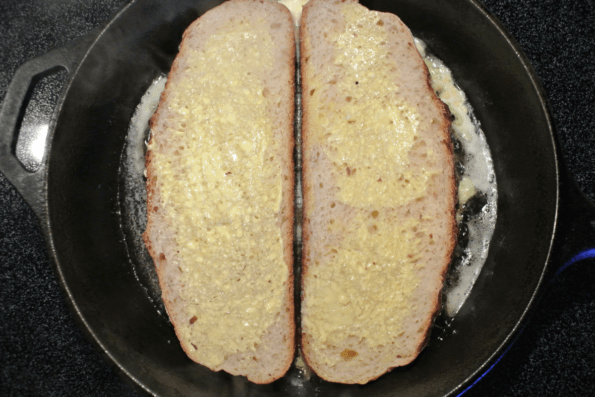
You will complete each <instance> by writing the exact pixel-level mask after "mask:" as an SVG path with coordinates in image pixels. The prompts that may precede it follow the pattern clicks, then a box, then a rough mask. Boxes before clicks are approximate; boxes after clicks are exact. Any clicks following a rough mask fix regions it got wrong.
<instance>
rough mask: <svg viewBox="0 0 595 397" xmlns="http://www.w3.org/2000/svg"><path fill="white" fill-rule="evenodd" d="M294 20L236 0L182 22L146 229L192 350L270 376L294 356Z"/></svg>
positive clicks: (273, 8)
mask: <svg viewBox="0 0 595 397" xmlns="http://www.w3.org/2000/svg"><path fill="white" fill-rule="evenodd" d="M294 62H295V43H294V27H293V21H292V17H291V14H290V13H289V11H288V10H287V9H286V8H285V7H283V6H282V5H279V4H277V3H273V2H270V1H268V0H231V1H228V2H226V3H224V4H222V5H221V6H219V7H216V8H214V9H212V10H211V11H209V12H207V13H206V14H204V15H203V16H202V17H200V18H199V19H198V20H197V21H195V22H194V23H192V25H190V27H189V28H188V29H187V30H186V32H185V33H184V38H183V41H182V43H181V46H180V53H179V54H178V56H177V57H176V59H175V61H174V63H173V66H172V69H171V72H170V74H169V77H168V81H167V86H166V88H165V91H164V92H163V94H162V97H161V101H160V104H159V107H158V109H157V111H156V112H155V114H154V116H153V118H152V119H151V122H150V124H151V129H152V137H151V140H150V142H149V146H148V151H147V156H146V169H147V196H148V202H147V217H148V225H147V230H146V232H145V233H144V235H143V237H144V240H145V244H146V246H147V248H148V250H149V252H150V254H151V256H152V258H153V260H154V262H155V265H156V268H157V272H158V275H159V282H160V286H161V290H162V294H163V301H164V303H165V306H166V308H167V311H168V314H169V317H170V319H171V322H172V324H173V325H174V327H175V331H176V334H177V336H178V339H179V340H180V344H181V346H182V348H183V349H184V351H185V352H186V353H187V354H188V356H189V357H190V358H191V359H192V360H194V361H196V362H198V363H200V364H203V365H205V366H207V367H209V368H211V369H213V370H215V371H218V370H221V369H223V370H225V371H227V372H229V373H231V374H234V375H244V376H247V377H248V379H249V380H251V381H253V382H255V383H269V382H272V381H274V380H275V379H278V378H280V377H281V376H283V375H284V373H285V372H286V371H287V369H288V368H289V366H290V364H291V361H292V359H293V355H294V333H295V331H294V328H295V327H294V314H293V313H294V308H293V251H292V243H293V199H294V193H293V188H294V173H293V157H292V155H293V146H294V140H293V113H294Z"/></svg>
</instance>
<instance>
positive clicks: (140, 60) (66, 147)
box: [0, 0, 589, 396]
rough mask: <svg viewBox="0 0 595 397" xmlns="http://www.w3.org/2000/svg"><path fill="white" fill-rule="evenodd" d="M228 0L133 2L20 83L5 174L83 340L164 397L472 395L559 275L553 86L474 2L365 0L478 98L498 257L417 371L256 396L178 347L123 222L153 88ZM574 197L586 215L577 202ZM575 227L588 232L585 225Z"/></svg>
mask: <svg viewBox="0 0 595 397" xmlns="http://www.w3.org/2000/svg"><path fill="white" fill-rule="evenodd" d="M217 3H218V2H191V1H187V2H184V1H177V2H171V4H162V3H161V2H158V1H135V2H132V3H131V4H130V5H128V6H127V7H125V8H124V9H123V10H122V12H120V13H118V14H117V15H116V16H115V17H114V18H113V20H112V21H111V22H110V24H109V25H108V26H107V27H106V28H105V29H104V30H103V32H102V33H101V34H100V35H99V36H98V37H97V39H96V40H95V41H88V42H82V43H80V44H79V45H78V46H76V47H71V48H68V49H65V50H58V51H54V52H52V53H49V54H47V55H46V56H43V57H41V58H38V59H36V60H33V61H31V62H28V63H27V64H25V65H24V66H23V67H22V68H20V69H19V70H18V72H17V74H16V75H15V77H14V79H13V82H12V84H11V86H10V87H9V91H8V93H7V95H6V98H5V101H4V106H3V108H2V113H1V114H0V128H2V130H0V139H1V141H0V169H1V171H2V172H3V173H4V175H6V177H7V178H8V179H9V180H10V181H11V183H12V184H13V185H15V187H16V188H17V189H18V190H19V191H20V192H21V194H22V195H23V196H24V197H25V199H26V200H27V201H28V203H29V204H30V205H31V207H32V208H33V209H34V211H35V212H36V214H37V215H38V217H39V218H40V220H41V224H42V228H43V230H44V232H45V234H46V238H47V241H48V245H49V248H50V253H51V256H52V257H53V259H54V262H55V264H56V269H57V271H58V274H59V278H60V279H61V281H62V283H63V286H64V288H65V290H66V292H67V294H68V296H69V298H70V299H71V302H72V304H73V307H74V310H75V311H76V313H77V315H78V316H79V317H80V319H81V321H82V323H83V326H84V328H85V329H86V330H87V331H88V333H89V334H90V336H91V337H92V338H93V339H94V340H95V341H96V342H97V343H98V344H99V346H100V347H101V349H102V350H103V351H104V352H105V353H106V354H107V355H108V356H109V357H110V358H111V359H112V360H113V361H114V362H115V363H116V364H117V365H119V366H120V367H121V368H122V370H123V371H124V372H125V373H126V374H128V375H129V376H130V377H131V378H132V379H133V380H134V381H136V382H137V383H138V384H139V385H141V386H142V387H143V388H145V389H146V390H148V391H151V392H152V393H155V394H157V395H164V396H175V395H234V394H237V395H248V394H249V395H263V396H264V395H300V396H301V395H314V394H319V395H336V394H341V395H346V396H347V395H353V396H355V395H362V396H364V395H365V396H367V395H379V396H380V395H386V396H389V395H395V396H396V395H399V396H442V395H453V394H454V395H456V394H458V393H459V392H460V391H462V390H463V389H464V387H465V386H466V385H467V384H468V383H470V382H471V381H472V380H473V379H475V378H476V377H477V376H478V375H479V374H481V373H482V372H483V371H484V370H485V369H486V368H487V367H488V366H489V365H490V363H491V362H493V361H494V359H496V358H497V357H498V355H499V353H500V352H501V350H502V348H503V347H504V346H505V345H506V344H507V343H508V342H509V341H510V339H511V337H512V335H513V334H514V332H515V331H516V330H517V329H518V328H519V326H520V324H521V321H522V320H523V317H524V316H525V314H526V313H527V310H528V309H529V307H530V306H531V303H532V302H533V301H534V300H535V298H536V296H537V293H538V290H539V287H540V284H542V281H543V279H544V276H545V277H547V275H548V273H554V272H555V270H556V269H552V268H551V266H547V263H548V258H549V256H550V250H551V246H552V241H553V236H554V230H555V228H556V223H557V216H558V214H557V212H558V204H559V200H560V191H561V190H560V182H559V177H558V175H559V170H558V164H557V149H556V147H555V143H554V137H553V131H552V126H551V120H550V117H549V114H548V110H547V106H546V104H545V101H544V95H543V89H542V88H541V86H540V85H539V83H538V82H537V79H536V78H535V77H534V76H535V75H534V72H533V71H532V69H531V67H530V66H529V64H528V62H527V60H526V58H525V56H524V55H523V54H522V52H521V51H520V49H519V48H518V46H517V45H516V43H514V41H513V40H512V39H510V38H509V37H508V35H507V34H506V33H504V31H503V29H502V28H501V27H500V25H499V24H498V23H497V22H495V21H494V20H493V19H492V18H491V17H490V16H489V15H488V14H487V13H486V12H485V11H484V10H483V9H482V8H481V7H480V6H479V5H478V4H477V3H475V2H474V1H471V0H469V1H460V0H450V1H430V0H427V1H413V0H411V1H399V2H388V1H387V2H382V1H375V2H367V3H364V4H366V5H367V6H369V7H371V8H373V9H377V10H381V11H391V12H394V13H396V14H397V15H399V16H400V17H401V18H402V19H403V20H404V21H405V23H406V24H408V25H409V26H410V27H411V29H412V31H413V32H414V34H415V35H417V36H418V37H420V38H422V39H423V40H425V41H426V42H427V43H428V45H429V47H430V48H431V50H432V51H433V52H434V53H435V54H436V55H437V56H438V57H439V58H441V59H442V60H444V62H445V63H446V64H447V65H448V66H449V67H450V68H451V69H452V70H453V73H454V75H455V78H456V79H457V81H458V83H459V84H460V85H461V87H462V88H463V89H464V90H465V92H466V93H467V95H468V96H469V99H470V101H471V103H472V105H473V107H474V108H475V111H476V115H477V116H478V118H479V120H480V121H481V123H482V125H483V129H484V131H485V132H486V136H487V139H488V143H489V145H490V148H491V150H492V154H493V158H494V164H495V170H496V178H497V181H498V187H499V200H498V223H497V227H496V232H495V234H494V238H493V240H492V245H491V249H490V255H489V258H488V261H487V263H486V265H485V267H484V270H483V272H482V274H481V275H480V278H479V279H478V281H477V283H476V285H475V287H474V289H473V292H472V294H471V296H470V298H469V299H468V301H467V302H466V304H465V305H464V307H463V308H462V310H461V311H460V312H459V314H458V315H457V316H456V318H455V319H454V321H453V322H452V324H451V326H450V328H449V331H447V332H441V333H438V332H434V333H433V336H432V339H431V341H430V344H429V346H428V347H427V348H426V349H425V350H424V352H423V353H422V354H421V356H420V357H419V358H418V359H417V360H416V361H415V362H414V363H413V364H412V365H410V366H408V367H406V368H402V369H397V370H395V371H393V372H392V373H390V374H388V375H386V376H383V377H382V378H380V379H379V380H378V381H375V382H372V383H370V384H369V385H366V386H363V387H361V386H343V385H334V384H329V383H326V382H322V381H320V380H318V379H316V378H313V379H312V380H311V381H309V382H305V383H303V384H302V386H303V387H301V388H300V387H296V386H295V385H294V384H292V383H291V381H290V378H292V377H293V379H295V377H296V376H297V375H296V373H295V372H294V371H292V372H290V376H288V377H287V378H285V379H282V380H280V381H278V382H275V383H273V384H272V385H267V386H255V385H252V384H250V383H248V382H246V381H245V380H244V379H243V378H238V377H232V376H229V375H226V374H224V373H212V372H211V371H209V370H207V369H204V368H202V367H200V366H198V365H196V364H194V363H192V362H191V361H190V360H189V359H187V358H186V356H185V355H184V353H183V352H182V351H181V349H180V348H179V346H178V345H177V344H176V343H168V341H174V342H175V335H174V334H173V329H172V327H171V325H170V324H169V322H168V321H167V319H165V318H164V317H163V316H161V315H159V314H158V313H157V311H156V310H155V307H154V306H153V304H151V302H149V300H148V297H147V294H146V292H145V291H144V289H143V288H142V286H141V285H140V284H139V283H138V281H137V280H136V278H135V277H134V275H133V272H132V266H131V264H130V262H129V258H128V252H127V250H126V247H125V245H124V243H123V241H122V240H123V237H124V235H125V231H124V230H122V227H121V224H122V221H121V217H120V214H119V211H118V209H119V208H120V205H119V202H118V200H119V199H118V191H119V187H118V180H119V166H120V156H121V154H122V149H123V145H124V141H125V134H126V131H127V128H128V124H129V122H130V118H131V116H132V113H133V111H134V109H135V107H136V106H137V104H138V102H139V100H140V97H141V96H142V94H143V93H144V91H145V90H146V89H147V87H148V85H149V84H150V83H151V81H152V80H153V79H154V78H155V77H156V76H157V75H159V74H160V73H162V72H165V73H167V71H168V70H169V66H170V65H171V62H172V60H173V57H174V56H175V54H176V50H177V45H178V44H179V41H180V38H181V33H182V32H183V30H184V29H185V28H186V27H187V26H188V24H189V23H190V22H191V21H192V20H194V19H195V18H197V17H198V16H199V15H200V14H202V13H203V12H204V11H206V10H207V9H209V8H211V7H212V6H214V5H216V4H217ZM462 21H465V23H462ZM81 56H82V57H83V61H82V62H81V63H78V62H77V60H78V59H79V58H80V57H81ZM56 65H62V66H64V67H66V69H67V70H68V72H69V76H70V80H69V82H68V83H67V84H68V86H67V90H66V92H65V95H64V97H63V98H62V99H61V101H60V103H59V106H58V109H57V119H56V121H55V125H52V127H54V128H52V129H51V132H50V138H49V140H48V146H49V147H48V149H47V155H46V157H45V161H44V165H43V167H42V169H41V170H39V171H37V172H35V173H29V172H27V171H25V170H24V169H23V167H22V166H21V164H20V163H19V162H18V160H17V159H16V157H15V156H14V149H15V137H14V136H13V135H12V134H13V131H14V126H15V125H16V123H17V121H18V114H19V110H20V107H21V104H22V102H23V98H24V97H25V95H26V92H27V89H28V86H29V82H30V80H31V78H32V77H33V76H36V75H39V74H40V73H43V72H44V71H47V70H49V69H52V68H53V67H54V66H56ZM565 192H567V190H566V189H562V193H565ZM566 200H567V201H568V202H570V203H572V205H575V206H582V205H583V204H582V201H581V200H580V199H579V198H577V197H576V196H573V195H572V194H568V195H567V198H566ZM585 209H586V210H589V207H588V204H587V205H585ZM570 224H571V227H573V228H575V229H578V228H581V227H583V226H584V225H583V224H581V223H580V222H579V221H578V220H577V221H576V222H574V223H572V222H571V223H570ZM585 227H586V226H585ZM585 230H587V229H585ZM581 248H584V247H583V246H582V242H577V243H575V244H574V245H570V246H567V247H566V248H564V249H560V250H559V251H560V252H559V253H558V254H557V256H558V257H559V258H560V259H561V262H557V263H563V262H564V260H565V259H566V258H569V257H570V254H571V253H575V252H578V250H580V249H581ZM450 330H456V333H453V332H452V331H450Z"/></svg>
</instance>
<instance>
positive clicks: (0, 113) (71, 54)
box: [0, 33, 96, 229]
mask: <svg viewBox="0 0 595 397" xmlns="http://www.w3.org/2000/svg"><path fill="white" fill-rule="evenodd" d="M95 39H96V35H95V34H93V33H92V34H90V35H88V36H86V37H84V38H82V39H80V40H77V41H75V42H74V43H72V44H69V45H67V46H65V47H61V48H57V49H55V50H52V51H50V52H48V53H46V54H44V55H41V56H39V57H37V58H33V59H31V60H29V61H27V62H25V63H24V64H22V65H21V66H20V67H19V68H18V69H17V70H16V72H15V74H14V76H13V78H12V81H11V82H10V85H9V86H8V89H7V91H6V95H5V96H4V101H3V103H2V109H0V172H2V173H3V174H4V176H5V177H6V178H7V179H8V181H9V182H10V183H11V184H12V185H13V186H14V187H15V188H16V189H17V191H18V192H19V193H20V194H21V196H23V198H24V199H25V201H26V202H27V203H28V204H29V206H31V208H32V209H33V211H34V212H35V214H36V215H37V217H38V218H39V219H40V221H41V224H42V227H43V228H44V229H45V227H46V225H47V212H46V205H45V178H46V168H47V163H48V156H47V151H48V150H47V149H48V147H49V146H50V142H51V138H52V136H53V133H54V129H55V126H56V117H57V114H58V113H59V111H60V108H61V107H62V103H63V101H64V95H65V92H66V91H67V87H68V84H69V80H68V82H67V83H66V84H65V85H64V89H63V90H62V95H60V97H59V99H58V102H57V103H56V106H55V108H54V109H53V114H52V116H51V118H50V121H49V126H48V134H47V137H46V142H45V147H44V156H43V158H42V164H41V167H40V168H39V169H38V170H36V171H34V172H31V171H28V170H27V169H26V168H25V167H24V166H23V164H22V163H21V162H20V161H19V159H18V158H17V156H16V144H17V139H18V135H19V132H20V131H19V128H18V127H19V126H18V124H19V121H20V120H21V119H22V117H23V114H24V111H25V106H24V105H25V101H26V100H27V98H28V96H30V94H31V91H32V88H33V84H32V83H34V82H35V81H36V80H37V79H38V78H40V77H43V76H44V74H45V73H47V72H51V71H52V70H54V69H56V68H58V67H63V68H65V69H66V71H67V73H68V76H69V78H70V77H72V75H73V73H74V71H75V70H76V67H77V65H78V64H79V61H80V59H81V58H82V56H83V55H84V54H85V53H86V50H87V48H88V47H89V45H90V44H91V43H92V42H93V41H94V40H95Z"/></svg>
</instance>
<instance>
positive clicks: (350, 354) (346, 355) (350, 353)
mask: <svg viewBox="0 0 595 397" xmlns="http://www.w3.org/2000/svg"><path fill="white" fill-rule="evenodd" d="M357 355H358V353H357V352H356V351H355V350H349V349H345V350H343V351H342V352H341V358H342V359H343V360H351V359H352V358H354V357H357Z"/></svg>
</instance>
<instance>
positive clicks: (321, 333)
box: [303, 214, 421, 365]
mask: <svg viewBox="0 0 595 397" xmlns="http://www.w3.org/2000/svg"><path fill="white" fill-rule="evenodd" d="M355 223H356V224H359V225H361V226H360V227H359V228H358V229H357V230H356V231H355V232H353V233H348V234H347V235H346V236H345V240H344V241H343V242H342V244H341V247H338V248H335V247H331V246H329V247H328V250H327V252H326V253H325V254H324V256H325V259H324V260H325V264H324V266H311V267H310V268H309V269H310V270H309V271H310V272H311V276H310V277H309V279H308V284H309V285H308V296H309V297H315V298H309V299H307V300H306V301H305V302H304V303H305V308H304V309H305V311H306V312H307V314H308V315H307V316H304V317H303V321H304V327H305V329H307V332H308V333H309V334H311V335H312V337H313V339H314V340H316V341H317V343H316V344H314V345H312V346H313V348H315V349H317V348H319V347H320V346H321V344H324V345H331V346H341V345H342V343H343V342H344V341H345V340H346V339H347V338H348V337H350V336H351V337H356V338H357V340H362V339H365V341H366V344H367V345H369V346H371V347H376V346H379V345H381V344H385V343H386V342H387V341H390V340H391V339H394V338H395V337H396V336H397V335H398V334H399V333H401V332H402V325H403V324H402V321H403V318H404V317H405V316H406V315H407V314H408V313H409V312H410V310H411V309H412V307H411V302H410V299H409V297H410V296H411V294H412V293H413V291H414V290H415V288H416V287H417V285H418V284H419V277H418V276H417V275H416V274H415V269H416V266H418V265H417V264H416V262H417V261H418V260H419V258H420V256H421V253H420V252H419V250H418V248H417V247H418V245H419V244H420V240H419V239H418V238H416V237H415V233H414V232H412V230H413V228H414V227H415V225H416V224H417V222H416V221H414V220H409V221H407V222H405V223H401V224H398V223H396V222H395V221H391V220H390V217H389V216H386V217H384V216H379V217H378V218H377V219H374V221H373V222H372V221H370V220H367V219H365V217H364V215H363V214H359V215H358V217H357V219H356V220H355ZM373 225H381V226H380V227H378V229H377V230H376V229H374V228H373ZM338 226H339V227H341V225H340V223H339V225H338ZM395 236H403V237H402V238H395ZM411 252H414V254H413V255H411V256H408V255H407V253H411ZM318 359H320V360H326V361H327V363H328V364H329V365H332V364H334V363H335V362H336V361H338V359H339V358H338V357H331V356H330V355H319V356H318Z"/></svg>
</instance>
